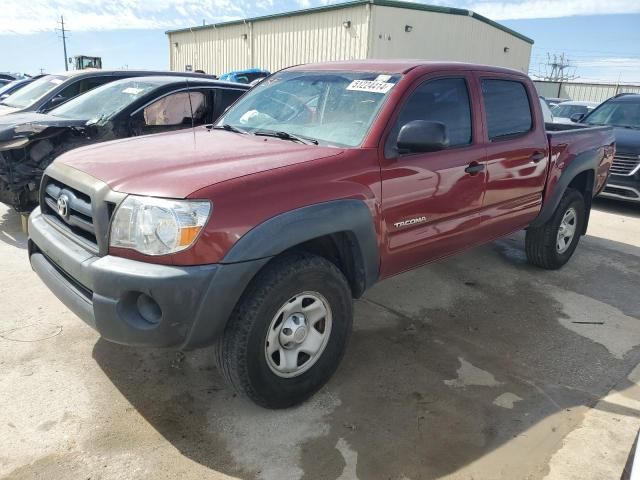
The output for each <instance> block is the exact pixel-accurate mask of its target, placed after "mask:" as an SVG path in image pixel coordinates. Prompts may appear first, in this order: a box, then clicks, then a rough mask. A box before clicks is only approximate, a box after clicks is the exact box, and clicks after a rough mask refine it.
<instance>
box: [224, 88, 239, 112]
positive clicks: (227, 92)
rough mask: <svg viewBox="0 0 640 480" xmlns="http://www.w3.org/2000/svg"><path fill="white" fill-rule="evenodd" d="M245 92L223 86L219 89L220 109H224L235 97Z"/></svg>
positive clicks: (237, 97)
mask: <svg viewBox="0 0 640 480" xmlns="http://www.w3.org/2000/svg"><path fill="white" fill-rule="evenodd" d="M244 93H245V91H244V90H232V89H230V88H223V89H221V90H220V94H221V96H222V109H223V110H224V109H225V108H227V107H228V106H229V105H231V104H232V103H233V102H235V101H236V100H237V99H239V98H240V97H241V96H242V95H243V94H244Z"/></svg>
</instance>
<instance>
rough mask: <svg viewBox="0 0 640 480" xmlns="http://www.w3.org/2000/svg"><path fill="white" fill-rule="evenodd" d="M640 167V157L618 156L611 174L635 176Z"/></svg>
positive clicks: (614, 160) (612, 166)
mask: <svg viewBox="0 0 640 480" xmlns="http://www.w3.org/2000/svg"><path fill="white" fill-rule="evenodd" d="M639 166H640V156H638V155H624V154H617V155H616V156H615V158H614V159H613V165H611V173H613V174H614V175H627V176H630V175H633V174H634V173H636V172H637V171H638V167H639Z"/></svg>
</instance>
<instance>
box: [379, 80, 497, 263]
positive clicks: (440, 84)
mask: <svg viewBox="0 0 640 480" xmlns="http://www.w3.org/2000/svg"><path fill="white" fill-rule="evenodd" d="M410 90H411V91H410V92H409V93H408V94H407V95H405V97H404V100H403V101H402V102H401V103H400V106H399V107H398V110H397V111H396V113H395V114H394V116H393V118H392V121H391V122H390V126H389V129H388V134H387V136H386V139H385V145H384V152H381V157H382V159H381V165H382V172H381V173H382V209H383V217H384V227H385V231H386V235H385V243H386V245H385V250H386V251H385V255H384V256H383V262H382V267H381V274H382V276H389V275H393V274H396V273H399V272H402V271H404V270H408V269H410V268H413V267H415V266H417V265H420V264H423V263H426V262H428V261H431V260H433V259H436V258H439V257H442V256H445V255H448V254H450V253H453V252H455V251H458V250H461V249H463V248H465V246H468V244H469V243H470V242H472V240H470V238H472V237H469V234H470V233H472V232H473V231H474V230H475V229H476V228H478V225H479V220H478V214H477V212H478V211H479V210H480V208H481V207H482V197H483V194H484V187H485V172H484V171H483V168H484V161H485V154H484V146H483V145H482V122H481V117H480V114H479V109H474V108H472V105H478V102H479V99H478V98H477V97H478V92H477V88H475V84H474V83H473V78H472V76H471V74H470V73H466V72H462V73H461V72H456V73H455V74H451V75H442V74H439V75H438V76H436V77H426V78H423V79H421V80H419V81H418V82H416V84H415V85H414V86H413V87H412V89H410ZM412 120H428V121H438V122H442V123H444V124H445V126H446V129H447V135H448V137H449V142H450V146H449V148H447V149H446V150H441V151H437V152H429V153H411V154H399V153H398V150H397V147H396V146H397V137H398V132H399V131H400V128H401V127H402V126H403V125H405V124H406V123H408V122H410V121H412ZM470 166H472V167H474V168H473V169H472V170H471V171H469V167H470Z"/></svg>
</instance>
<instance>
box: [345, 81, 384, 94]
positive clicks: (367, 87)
mask: <svg viewBox="0 0 640 480" xmlns="http://www.w3.org/2000/svg"><path fill="white" fill-rule="evenodd" d="M394 85H395V83H387V82H377V81H375V80H354V81H353V82H351V83H350V84H349V86H348V87H347V90H357V91H360V92H374V93H387V92H388V91H389V90H391V89H392V88H393V86H394Z"/></svg>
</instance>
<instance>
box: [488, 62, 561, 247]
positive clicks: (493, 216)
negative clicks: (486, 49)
mask: <svg viewBox="0 0 640 480" xmlns="http://www.w3.org/2000/svg"><path fill="white" fill-rule="evenodd" d="M478 80H479V84H480V88H481V92H482V100H483V110H484V122H485V126H486V127H485V129H486V137H485V142H486V145H487V150H486V152H487V185H486V192H485V195H484V201H483V220H484V223H485V224H484V226H483V233H486V239H492V238H496V237H499V236H502V235H506V234H509V233H511V232H513V231H516V230H519V229H521V228H523V227H525V226H526V225H528V224H529V223H530V222H531V220H533V218H535V217H536V215H537V214H538V212H539V210H540V207H541V204H542V192H543V190H544V185H545V182H546V179H547V168H548V162H549V160H548V146H547V145H548V143H547V137H546V133H545V129H544V124H543V123H542V122H541V121H540V120H539V119H541V118H542V115H541V113H540V112H541V111H540V104H539V103H538V102H539V99H538V96H537V94H536V93H535V92H533V91H530V89H529V88H528V83H526V81H525V80H524V79H523V78H522V77H518V76H510V75H500V74H493V73H492V74H486V75H484V74H482V73H480V74H478Z"/></svg>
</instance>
